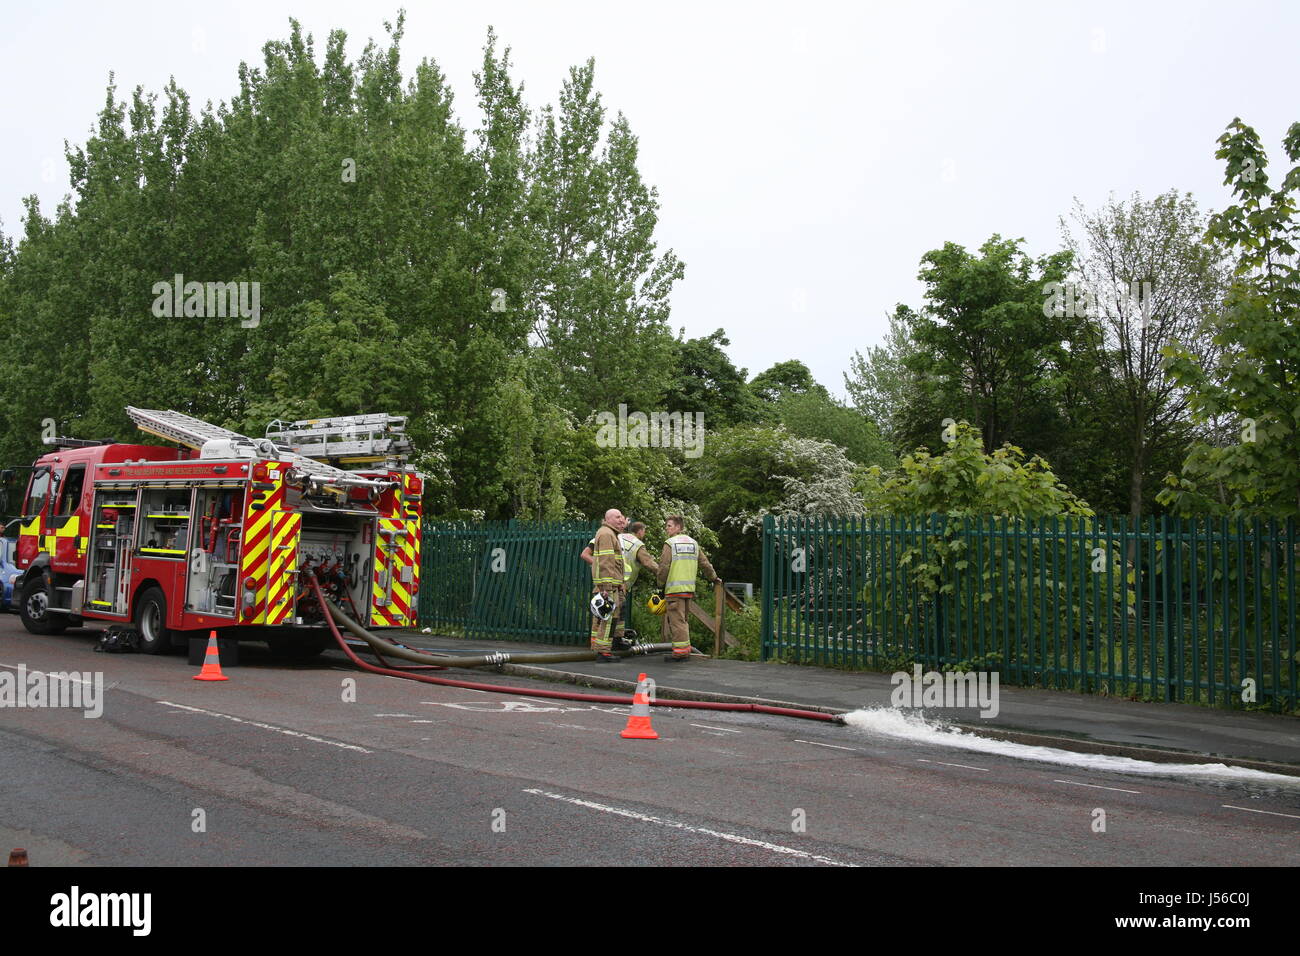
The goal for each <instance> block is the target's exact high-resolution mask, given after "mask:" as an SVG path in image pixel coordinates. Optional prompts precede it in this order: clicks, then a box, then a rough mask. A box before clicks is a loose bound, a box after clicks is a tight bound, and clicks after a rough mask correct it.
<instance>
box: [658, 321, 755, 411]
mask: <svg viewBox="0 0 1300 956" xmlns="http://www.w3.org/2000/svg"><path fill="white" fill-rule="evenodd" d="M730 344H731V341H730V339H728V338H727V333H726V332H725V331H723V330H722V329H716V330H715V331H713V332H712V333H710V334H709V335H706V336H703V337H701V338H697V339H679V340H678V342H677V347H676V359H675V362H674V380H673V381H672V382H671V384H670V385H669V388H668V391H667V393H666V395H665V396H664V402H665V404H666V405H667V407H668V408H669V409H670V410H673V411H681V412H703V413H704V424H705V427H706V428H709V429H711V430H712V429H720V428H724V427H726V426H728V425H735V424H740V423H743V422H756V421H758V419H759V418H760V417H761V414H762V409H761V406H760V405H759V403H758V401H757V400H756V399H755V398H754V395H753V393H752V392H751V391H750V389H749V386H748V385H747V384H746V383H745V370H744V369H743V368H742V369H738V368H736V366H735V365H733V364H732V362H731V358H730V357H729V356H728V355H727V353H726V352H725V351H723V348H724V346H727V345H730Z"/></svg>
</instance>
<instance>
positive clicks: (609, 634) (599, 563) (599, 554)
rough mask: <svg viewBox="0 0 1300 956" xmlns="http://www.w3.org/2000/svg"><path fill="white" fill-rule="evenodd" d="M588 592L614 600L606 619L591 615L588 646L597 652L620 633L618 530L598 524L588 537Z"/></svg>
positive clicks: (605, 650) (607, 648) (605, 651)
mask: <svg viewBox="0 0 1300 956" xmlns="http://www.w3.org/2000/svg"><path fill="white" fill-rule="evenodd" d="M591 557H592V561H591V594H592V596H593V597H595V595H596V594H597V593H599V592H603V593H604V594H605V596H606V597H608V598H609V599H610V600H611V601H613V602H614V609H613V611H612V612H611V613H610V616H609V620H608V621H602V620H601V619H600V618H598V617H597V616H596V615H594V614H593V615H592V616H591V649H592V650H593V651H595V652H596V653H598V654H608V653H610V651H611V649H612V648H613V646H614V640H613V638H614V636H617V637H618V638H619V639H620V640H621V639H622V637H623V620H622V610H623V545H622V544H621V543H620V542H619V540H618V532H617V531H615V530H614V529H613V528H611V527H610V526H609V525H607V524H602V525H601V526H600V530H599V531H597V532H596V537H595V538H594V539H592V548H591Z"/></svg>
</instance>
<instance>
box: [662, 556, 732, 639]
mask: <svg viewBox="0 0 1300 956" xmlns="http://www.w3.org/2000/svg"><path fill="white" fill-rule="evenodd" d="M699 571H703V572H704V576H705V578H706V579H707V580H709V581H710V582H713V583H717V580H718V574H717V572H716V571H714V570H713V565H712V564H710V563H709V559H708V556H707V555H706V554H705V553H704V549H703V548H701V547H700V546H699V544H697V543H696V541H695V539H694V538H692V537H691V536H690V535H688V534H675V535H673V536H672V537H671V538H669V539H668V540H667V541H665V542H664V550H663V554H662V555H661V560H660V562H659V585H660V587H662V588H663V592H664V600H665V601H667V602H668V608H667V611H666V613H665V615H664V627H665V629H666V630H667V632H668V637H669V638H670V639H671V640H672V642H673V654H674V656H677V655H680V656H685V655H687V654H689V653H690V652H691V634H690V626H689V624H688V623H687V621H688V617H687V615H688V612H689V611H690V603H691V600H692V599H693V598H694V597H695V577H696V574H697V573H698V572H699Z"/></svg>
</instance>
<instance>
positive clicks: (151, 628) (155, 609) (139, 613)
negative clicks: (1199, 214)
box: [135, 587, 172, 654]
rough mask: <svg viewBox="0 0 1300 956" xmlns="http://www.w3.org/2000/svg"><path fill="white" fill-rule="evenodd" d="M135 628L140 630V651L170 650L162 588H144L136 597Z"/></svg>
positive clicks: (170, 642)
mask: <svg viewBox="0 0 1300 956" xmlns="http://www.w3.org/2000/svg"><path fill="white" fill-rule="evenodd" d="M135 628H136V630H137V631H139V632H140V651H141V652H142V653H144V654H165V653H167V651H169V650H171V646H172V641H171V634H170V632H168V630H167V598H166V597H164V596H163V593H162V588H155V587H149V588H145V589H144V591H143V592H141V594H140V596H139V598H137V599H136V602H135Z"/></svg>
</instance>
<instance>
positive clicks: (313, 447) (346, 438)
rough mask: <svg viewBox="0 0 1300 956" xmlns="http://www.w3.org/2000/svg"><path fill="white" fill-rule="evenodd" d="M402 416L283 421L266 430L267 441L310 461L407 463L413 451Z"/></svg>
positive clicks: (378, 415)
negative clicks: (289, 449)
mask: <svg viewBox="0 0 1300 956" xmlns="http://www.w3.org/2000/svg"><path fill="white" fill-rule="evenodd" d="M405 432H406V418H405V417H404V416H401V415H385V414H375V415H344V416H340V417H338V418H308V419H304V420H302V421H296V422H283V421H280V420H279V419H276V420H275V421H273V422H271V424H270V425H268V426H267V428H266V437H267V438H269V439H271V440H272V441H274V442H276V443H278V444H280V445H283V446H284V447H286V448H291V449H293V450H294V451H296V452H297V453H298V454H300V455H306V456H307V457H308V458H317V459H321V458H328V459H333V460H335V461H346V462H348V463H349V464H360V463H367V464H369V463H375V462H382V461H388V460H390V459H392V460H398V459H404V458H405V456H406V455H407V454H409V453H410V451H411V440H410V439H409V438H407V437H406V434H405Z"/></svg>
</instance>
